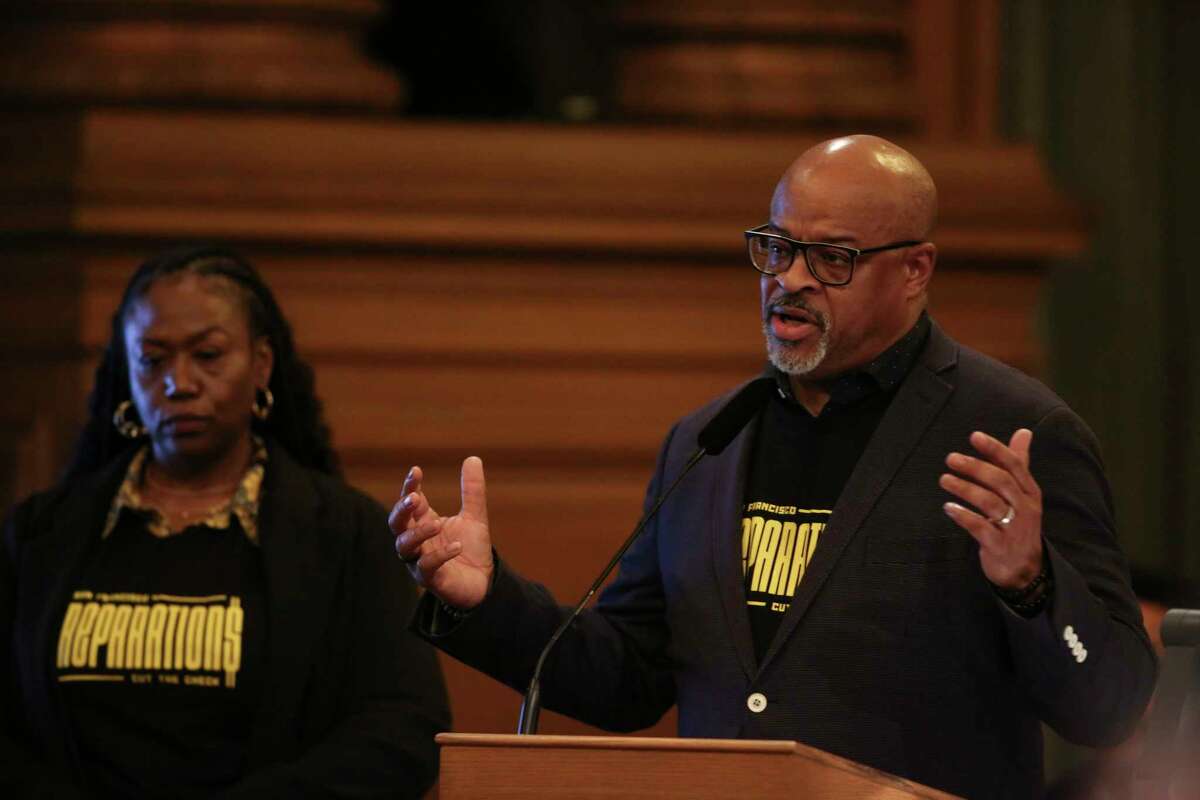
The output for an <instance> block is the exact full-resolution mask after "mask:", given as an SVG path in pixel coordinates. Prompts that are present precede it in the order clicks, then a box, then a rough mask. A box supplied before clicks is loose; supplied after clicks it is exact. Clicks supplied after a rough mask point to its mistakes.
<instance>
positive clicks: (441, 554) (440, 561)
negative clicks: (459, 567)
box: [417, 542, 462, 579]
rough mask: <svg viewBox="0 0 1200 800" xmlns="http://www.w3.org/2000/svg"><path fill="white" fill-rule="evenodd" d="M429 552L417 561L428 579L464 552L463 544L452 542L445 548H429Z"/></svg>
mask: <svg viewBox="0 0 1200 800" xmlns="http://www.w3.org/2000/svg"><path fill="white" fill-rule="evenodd" d="M429 550H430V552H427V553H422V554H421V558H420V560H418V561H417V567H418V568H419V569H420V570H421V574H422V575H423V576H425V578H426V579H428V578H429V577H432V576H433V574H434V573H435V572H437V571H438V570H439V569H441V568H442V566H443V565H444V564H445V563H446V562H447V561H450V560H452V559H454V558H457V557H458V554H459V553H461V552H462V542H451V543H450V544H448V545H446V546H445V547H439V548H436V549H434V548H429Z"/></svg>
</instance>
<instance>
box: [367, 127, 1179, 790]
mask: <svg viewBox="0 0 1200 800" xmlns="http://www.w3.org/2000/svg"><path fill="white" fill-rule="evenodd" d="M936 205H937V198H936V190H935V188H934V185H933V181H932V180H931V179H930V177H929V174H928V172H927V171H926V170H925V168H924V167H923V166H922V165H921V163H920V162H919V161H917V159H916V158H914V157H913V156H912V155H911V154H909V153H908V152H906V151H904V150H903V149H901V148H899V147H897V146H896V145H894V144H892V143H890V142H887V141H885V140H882V139H879V138H876V137H871V136H850V137H845V138H840V139H834V140H832V141H828V142H824V143H822V144H819V145H817V146H815V147H813V148H812V149H810V150H808V151H807V152H805V153H804V154H803V155H801V156H800V158H799V159H797V160H796V161H795V162H794V163H793V164H792V165H791V166H790V167H789V168H788V170H787V171H786V172H785V173H784V175H783V177H782V179H781V180H780V182H779V184H778V186H777V187H776V189H775V194H774V197H773V198H772V201H771V216H770V221H769V222H768V223H767V224H765V225H762V226H760V227H758V228H754V229H752V230H750V231H747V232H746V234H745V235H746V239H747V243H748V249H749V252H750V260H751V263H752V264H753V266H754V267H755V268H756V269H757V270H758V272H759V273H761V274H760V283H761V299H762V318H763V330H764V333H765V336H766V341H767V351H768V355H769V357H770V363H771V366H770V367H769V368H768V376H769V377H770V378H772V379H773V380H774V382H775V384H774V387H772V388H773V389H774V391H772V392H771V393H770V396H769V397H765V398H764V400H765V402H764V404H763V405H762V408H761V411H759V412H758V413H757V414H756V415H755V417H754V419H753V420H752V421H751V422H750V423H749V424H748V425H747V426H746V427H745V428H744V430H742V431H741V432H740V433H739V434H738V435H737V437H736V438H734V439H733V441H732V443H731V444H730V445H729V446H728V447H727V448H725V449H724V451H723V452H722V453H721V454H720V455H719V456H715V457H709V458H706V459H704V460H702V461H700V462H699V464H698V465H697V467H696V469H695V470H694V471H693V472H691V473H690V474H688V475H687V476H686V478H685V479H684V480H683V481H681V482H680V484H679V486H678V490H677V491H675V492H674V493H673V494H672V495H670V497H669V498H668V499H667V500H666V502H665V503H664V504H663V505H662V507H661V510H660V511H659V512H658V513H657V515H656V516H654V517H653V518H652V519H651V520H650V522H649V524H648V526H647V527H646V529H645V531H644V533H643V534H642V536H641V537H640V538H639V539H638V540H637V541H636V542H635V543H634V544H633V546H632V548H631V549H630V550H629V551H628V553H627V554H626V555H625V557H624V558H623V559H622V561H621V564H620V572H619V574H618V577H617V578H616V580H615V582H614V583H613V584H612V585H611V586H610V587H609V588H608V589H607V590H606V591H605V592H604V593H603V594H602V596H601V598H600V600H599V602H598V604H597V607H596V608H595V609H594V610H589V611H586V612H584V614H583V615H582V616H581V617H580V618H579V619H578V620H577V621H576V622H575V623H574V624H573V625H572V626H571V627H570V628H569V629H568V630H567V631H566V633H565V635H564V636H563V638H562V639H561V641H559V642H558V645H557V647H556V648H555V650H554V651H552V652H551V654H550V656H549V658H548V660H547V662H546V670H545V673H544V676H543V679H542V694H543V696H544V698H545V702H546V706H547V707H548V708H552V709H554V710H556V711H560V712H562V713H565V714H568V715H570V716H573V717H577V718H578V719H581V720H583V721H585V722H588V723H590V724H592V725H596V726H598V727H601V728H605V729H609V730H614V731H632V730H637V729H640V728H644V727H647V726H649V725H652V724H653V723H654V722H655V721H657V720H658V719H659V718H660V717H661V716H662V714H663V713H664V712H665V711H666V710H667V709H668V708H670V706H671V705H672V704H677V705H678V709H679V733H680V735H682V736H696V737H716V738H750V739H794V740H797V741H800V742H803V743H805V744H808V745H811V746H814V747H818V748H820V749H823V750H826V751H829V752H831V753H835V754H837V755H840V756H844V757H846V758H850V759H853V760H855V761H858V762H861V763H863V764H866V765H869V766H871V767H875V768H878V769H882V770H885V771H887V772H891V773H894V774H896V775H900V776H903V777H907V778H910V779H913V780H916V781H919V782H921V783H924V784H927V785H929V786H933V787H936V788H940V789H944V790H947V791H950V792H953V793H955V794H959V795H963V796H965V797H971V798H976V797H996V798H1000V797H1004V798H1008V797H1035V796H1037V795H1039V794H1040V792H1041V777H1042V775H1041V771H1042V739H1041V729H1040V726H1039V722H1040V721H1045V722H1046V723H1048V724H1049V725H1050V726H1052V727H1053V728H1054V729H1055V730H1057V731H1058V732H1059V733H1061V734H1062V735H1063V736H1065V737H1066V738H1067V739H1069V740H1072V741H1075V742H1078V743H1082V744H1086V745H1102V744H1110V743H1113V742H1115V741H1118V740H1119V739H1121V738H1122V737H1123V736H1124V735H1125V734H1126V732H1127V731H1128V730H1129V728H1130V727H1131V726H1132V724H1133V723H1134V722H1135V721H1136V720H1137V719H1138V717H1139V716H1140V715H1141V713H1142V710H1143V709H1144V707H1145V705H1146V703H1147V700H1148V698H1149V695H1150V692H1151V689H1152V687H1153V683H1154V677H1155V660H1154V655H1153V653H1152V650H1151V647H1150V644H1149V642H1148V640H1147V637H1146V634H1145V631H1144V629H1143V628H1142V624H1141V621H1140V616H1139V613H1138V607H1137V604H1136V602H1135V601H1134V597H1133V594H1132V592H1131V591H1130V588H1129V581H1128V571H1127V566H1126V563H1125V559H1124V557H1123V556H1122V554H1121V552H1120V550H1119V548H1118V546H1117V543H1116V537H1115V534H1114V531H1113V518H1112V505H1111V498H1110V492H1109V487H1108V484H1107V481H1106V479H1105V477H1104V473H1103V468H1102V466H1101V462H1100V456H1099V451H1098V445H1097V443H1096V440H1095V438H1094V436H1093V435H1092V433H1091V432H1090V430H1089V429H1088V428H1087V427H1086V426H1085V425H1084V423H1083V422H1082V421H1081V420H1080V419H1079V417H1077V416H1076V415H1075V414H1074V413H1073V412H1072V411H1071V410H1070V409H1069V408H1068V407H1067V406H1066V405H1065V404H1064V403H1063V401H1062V400H1060V399H1059V398H1058V397H1056V396H1055V395H1054V394H1053V393H1052V392H1050V391H1049V390H1048V389H1046V388H1045V387H1044V386H1042V385H1041V384H1040V383H1038V382H1037V381H1035V380H1033V379H1031V378H1029V377H1027V376H1025V375H1023V374H1021V373H1020V372H1018V371H1016V370H1014V369H1011V368H1009V367H1007V366H1005V365H1003V364H1000V363H999V362H996V361H994V360H992V359H990V358H988V357H986V356H983V355H981V354H979V353H977V352H974V351H973V350H970V349H968V348H966V347H964V346H962V345H959V344H958V343H957V342H955V341H954V340H952V339H951V338H949V337H948V336H947V335H946V334H945V333H943V332H942V330H941V329H940V328H939V327H938V326H937V324H936V323H935V322H933V320H931V319H930V318H929V316H928V315H927V314H926V312H925V306H926V298H927V290H928V286H929V281H930V278H931V277H932V275H933V270H934V263H935V260H936V255H937V251H936V248H935V246H934V245H933V244H932V243H931V242H930V241H929V240H928V239H929V235H930V232H931V230H932V228H933V224H934V220H935V216H936ZM727 399H728V398H719V399H717V400H715V401H714V402H713V403H711V404H709V405H708V406H706V407H704V408H702V409H700V410H699V411H697V412H695V413H693V414H691V415H690V416H687V417H685V418H684V419H682V420H680V421H679V422H678V423H677V424H676V425H675V426H674V428H673V429H672V430H671V431H670V433H669V434H668V435H667V437H666V441H665V442H664V444H663V446H662V450H661V452H660V453H659V457H658V462H657V467H656V470H655V473H654V476H653V479H652V480H651V482H650V485H649V489H648V491H647V495H646V497H647V508H649V507H650V505H651V504H652V503H653V502H654V500H655V499H656V498H657V497H658V496H659V494H660V493H661V492H662V491H663V490H664V489H665V487H667V486H668V485H670V484H671V483H672V482H673V481H674V480H675V478H676V477H677V475H678V474H679V472H680V470H681V468H682V467H683V465H684V462H685V461H687V459H688V456H689V455H690V454H692V452H693V450H695V448H696V441H697V435H698V433H699V432H700V431H701V430H702V429H704V428H705V426H706V424H707V423H708V422H709V421H710V420H711V419H712V418H713V417H714V415H715V414H716V413H717V412H718V410H720V409H721V408H722V407H723V406H724V404H725V401H726V400H727ZM462 497H463V504H462V510H461V512H460V513H459V514H457V515H455V516H448V517H443V516H440V515H439V514H438V513H437V512H435V511H434V510H433V509H432V508H431V507H430V506H429V504H428V502H427V500H426V498H425V495H424V493H423V492H422V490H421V472H420V469H419V468H414V469H413V470H412V472H410V473H409V477H408V479H407V480H406V481H405V486H404V489H403V494H402V497H401V499H400V501H399V502H398V503H397V504H396V507H395V509H394V510H393V512H392V517H391V525H392V529H393V531H394V532H395V533H396V534H397V537H396V551H397V554H398V555H399V556H400V558H401V559H403V560H405V561H406V562H407V563H408V564H409V569H410V570H411V571H412V573H413V575H414V576H415V577H416V578H417V579H418V580H419V581H420V582H421V583H422V584H423V585H424V586H425V587H427V588H428V589H429V593H427V594H426V595H425V597H424V598H423V600H422V602H421V605H420V607H419V613H418V617H417V619H416V620H415V622H414V625H415V626H416V628H417V629H418V630H419V632H420V633H421V634H422V635H424V636H425V637H426V638H428V639H429V640H430V641H431V642H433V643H434V644H435V645H437V646H438V647H440V648H441V649H442V650H444V651H445V652H447V653H449V654H450V655H453V656H455V657H456V658H459V659H461V660H462V661H465V662H466V663H468V664H471V665H473V666H475V667H477V668H479V669H481V670H483V671H484V672H487V673H488V674H489V675H492V676H494V677H496V678H497V679H499V680H501V681H503V682H505V683H507V684H508V685H510V686H512V687H513V688H515V689H518V690H524V688H525V686H526V684H527V683H528V682H529V679H530V676H531V674H532V672H533V668H534V664H535V662H536V660H537V658H538V655H539V652H540V651H541V649H542V647H543V646H544V645H545V643H546V641H547V639H548V638H549V637H550V635H551V633H552V632H553V631H554V629H555V628H556V627H557V626H558V625H559V623H560V622H561V621H562V620H563V619H564V618H565V615H566V614H567V613H568V612H567V610H566V609H563V608H560V607H559V606H558V605H557V604H556V603H555V601H554V600H553V598H551V597H550V596H549V594H548V593H547V592H546V591H545V589H543V588H542V587H540V586H538V585H536V584H534V583H531V582H529V581H526V580H524V579H522V578H521V577H519V576H517V575H516V574H514V573H513V572H512V571H511V570H510V569H509V568H508V567H507V566H506V565H505V564H504V562H503V560H502V559H501V558H499V557H498V556H496V555H495V554H494V552H493V549H492V545H491V540H490V536H489V532H488V522H487V505H486V498H485V487H484V476H483V465H482V463H481V462H480V461H479V459H477V458H469V459H467V461H466V462H465V463H464V464H463V472H462ZM747 781H749V782H751V783H748V790H749V791H750V793H751V794H752V793H753V791H752V788H751V786H752V781H753V777H752V776H747Z"/></svg>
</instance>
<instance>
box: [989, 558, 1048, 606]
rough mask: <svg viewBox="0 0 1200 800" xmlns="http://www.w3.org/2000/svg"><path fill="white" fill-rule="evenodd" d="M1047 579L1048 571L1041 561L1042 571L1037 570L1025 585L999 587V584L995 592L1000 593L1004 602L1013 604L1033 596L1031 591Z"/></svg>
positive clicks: (1034, 590)
mask: <svg viewBox="0 0 1200 800" xmlns="http://www.w3.org/2000/svg"><path fill="white" fill-rule="evenodd" d="M1049 580H1050V573H1049V571H1048V570H1047V569H1046V565H1045V563H1044V562H1043V563H1042V571H1041V572H1039V573H1038V574H1037V577H1035V578H1034V579H1033V580H1031V581H1030V582H1029V583H1028V584H1027V585H1025V586H1023V587H1021V588H1020V589H1001V588H1000V587H999V586H997V587H996V594H998V595H1000V597H1001V599H1003V600H1004V602H1006V603H1009V604H1013V605H1015V604H1018V603H1022V602H1024V601H1026V600H1028V599H1029V598H1030V597H1032V596H1033V593H1034V592H1036V591H1037V590H1038V587H1040V586H1041V585H1042V584H1044V583H1046V582H1047V581H1049Z"/></svg>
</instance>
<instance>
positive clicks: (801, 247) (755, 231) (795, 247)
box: [742, 222, 924, 286]
mask: <svg viewBox="0 0 1200 800" xmlns="http://www.w3.org/2000/svg"><path fill="white" fill-rule="evenodd" d="M769 227H771V223H769V222H768V223H766V224H763V225H759V226H758V227H757V228H750V229H749V230H746V231H742V235H743V236H745V237H746V251H747V253H749V250H750V246H751V244H750V243H751V239H752V238H753V237H756V236H762V237H767V238H771V239H781V240H783V241H785V242H787V243H788V244H790V245H791V246H792V259H791V261H789V262H788V265H787V268H786V269H782V270H780V271H779V272H767V271H766V270H765V269H760V268H759V266H758V265H757V264H755V263H754V257H753V256H751V258H750V266H752V267H754V269H755V271H756V272H758V273H760V274H762V275H770V276H771V277H775V276H777V275H784V274H786V273H787V272H788V270H790V269H791V268H792V267H793V266H794V265H795V263H796V253H797V252H798V253H800V254H801V255H803V256H804V266H805V267H807V268H808V274H810V275H812V276H813V278H815V279H816V280H817V282H818V283H820V284H822V285H824V286H846V285H847V284H849V283H850V281H851V280H853V279H854V267H855V266H857V265H858V258H859V256H867V255H871V254H872V253H882V252H883V251H885V250H899V249H900V248H902V247H912V246H914V245H918V244H924V242H922V241H921V240H907V241H903V242H892V243H891V244H883V245H880V246H879V247H867V248H864V249H861V250H860V249H859V248H857V247H847V246H846V245H844V244H832V243H830V242H802V241H800V240H799V239H792V238H790V237H788V236H784V235H783V234H781V233H771V232H770V231H766V230H763V229H764V228H769ZM810 247H836V248H837V249H839V250H844V251H846V252H847V253H849V254H850V274H849V275H847V276H846V280H844V281H827V280H825V279H824V278H822V277H821V276H820V275H818V274H817V271H816V270H815V269H813V266H812V263H811V262H810V261H809V260H808V248H810Z"/></svg>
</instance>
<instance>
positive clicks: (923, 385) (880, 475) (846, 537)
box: [760, 324, 958, 669]
mask: <svg viewBox="0 0 1200 800" xmlns="http://www.w3.org/2000/svg"><path fill="white" fill-rule="evenodd" d="M957 357H958V348H957V345H955V344H954V342H953V341H952V340H950V339H949V338H948V337H947V336H946V335H945V334H944V333H942V331H941V329H940V328H939V327H938V326H937V325H936V324H934V325H933V326H932V328H931V330H930V335H929V343H928V344H927V345H926V348H925V351H924V353H923V354H922V355H921V357H920V359H919V360H918V361H917V363H916V364H914V365H913V368H912V371H911V372H910V373H909V374H908V377H906V378H905V379H904V382H903V383H902V384H901V385H900V388H899V389H898V390H897V391H896V396H895V397H894V398H892V402H891V404H890V405H889V406H888V409H887V411H886V412H885V413H884V415H883V419H882V420H880V422H879V427H878V428H876V430H875V433H874V434H873V435H872V436H871V440H870V442H868V444H867V448H866V450H865V451H863V454H862V456H861V457H860V458H859V460H858V464H857V465H855V467H854V471H853V472H852V473H851V474H850V480H849V481H848V482H847V483H846V486H845V488H844V489H843V490H842V494H841V496H840V497H839V498H838V501H837V505H835V506H834V509H833V514H832V516H831V517H830V520H829V526H828V527H827V528H826V529H825V531H824V532H823V533H822V534H821V541H820V544H819V545H818V546H817V550H816V553H814V554H813V561H812V564H811V565H810V566H809V568H808V570H807V572H806V574H805V576H804V579H803V580H802V581H800V585H799V586H797V587H796V594H795V596H794V597H792V603H791V606H790V607H789V608H788V610H787V612H786V613H785V614H784V616H783V619H782V620H780V623H779V630H778V631H777V632H776V634H775V638H774V640H773V641H772V642H771V646H770V648H768V649H767V653H766V655H765V656H764V657H763V661H762V664H761V665H760V669H761V668H762V667H765V666H766V665H767V664H768V663H770V661H771V659H772V658H774V657H775V655H776V653H778V652H779V651H780V649H782V647H783V644H784V642H786V641H787V639H788V637H789V636H791V634H792V631H794V630H795V628H796V625H797V624H798V623H799V621H800V619H801V618H802V617H803V616H804V614H805V613H806V612H807V611H808V609H809V607H810V606H811V605H812V601H813V598H814V597H816V595H817V592H819V591H820V589H821V586H822V585H823V584H824V583H825V581H826V579H827V578H828V577H829V575H830V573H831V572H832V571H833V567H834V565H835V564H836V563H837V561H838V559H839V558H840V557H841V555H842V552H843V551H844V550H845V549H846V545H848V544H849V543H850V541H851V540H852V539H853V538H854V536H855V535H856V534H857V533H858V532H859V530H860V529H861V528H862V524H863V521H864V520H865V519H866V518H867V515H868V514H869V513H870V511H871V509H872V508H874V507H875V504H876V502H878V500H879V497H880V496H881V495H882V494H883V492H884V491H885V490H886V489H887V487H888V485H889V484H890V483H891V482H892V479H893V478H894V477H895V476H896V472H897V471H898V470H899V469H900V466H901V465H902V464H903V463H904V461H905V459H907V458H908V455H909V453H910V452H912V449H913V448H914V447H915V446H916V445H917V443H918V442H919V441H920V440H921V437H922V436H923V435H924V433H925V429H926V428H928V427H929V424H930V423H931V422H933V420H934V418H935V417H936V416H937V414H938V412H939V411H941V409H942V406H944V405H945V404H946V400H948V399H949V397H950V394H951V393H952V392H953V390H954V387H953V386H952V385H951V384H950V383H948V382H947V381H946V380H944V379H943V378H942V377H941V376H940V374H939V373H941V372H943V371H944V370H946V369H948V368H950V367H951V366H953V365H954V363H956V361H957Z"/></svg>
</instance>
